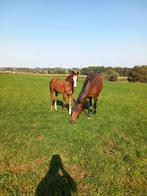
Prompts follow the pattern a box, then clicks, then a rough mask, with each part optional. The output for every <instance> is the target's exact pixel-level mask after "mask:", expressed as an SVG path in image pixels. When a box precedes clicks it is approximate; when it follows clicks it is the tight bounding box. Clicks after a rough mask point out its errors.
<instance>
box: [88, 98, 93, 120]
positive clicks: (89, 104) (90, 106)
mask: <svg viewBox="0 0 147 196" xmlns="http://www.w3.org/2000/svg"><path fill="white" fill-rule="evenodd" d="M91 110H92V97H90V98H89V100H88V118H89V119H90V112H91Z"/></svg>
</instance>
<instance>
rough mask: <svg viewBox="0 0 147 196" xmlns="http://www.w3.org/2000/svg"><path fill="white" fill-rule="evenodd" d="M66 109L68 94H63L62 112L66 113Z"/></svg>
mask: <svg viewBox="0 0 147 196" xmlns="http://www.w3.org/2000/svg"><path fill="white" fill-rule="evenodd" d="M65 107H66V94H63V108H62V110H63V111H64V112H65Z"/></svg>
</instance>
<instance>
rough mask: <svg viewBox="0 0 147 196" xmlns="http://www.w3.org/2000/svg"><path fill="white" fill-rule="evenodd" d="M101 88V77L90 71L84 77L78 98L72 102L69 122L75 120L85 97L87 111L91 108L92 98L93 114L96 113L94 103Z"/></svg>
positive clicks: (95, 103)
mask: <svg viewBox="0 0 147 196" xmlns="http://www.w3.org/2000/svg"><path fill="white" fill-rule="evenodd" d="M102 89H103V79H102V78H101V77H100V75H99V74H95V73H90V74H88V76H87V77H86V79H85V81H84V84H83V87H82V89H81V92H80V94H79V96H78V99H77V100H76V102H75V103H74V107H73V110H72V115H71V122H72V123H73V122H75V121H76V120H77V118H78V116H79V114H80V113H81V111H82V109H83V105H84V103H85V101H87V99H88V100H89V102H88V113H89V111H90V109H91V108H92V98H93V99H94V114H96V105H97V100H98V96H99V94H100V92H101V91H102Z"/></svg>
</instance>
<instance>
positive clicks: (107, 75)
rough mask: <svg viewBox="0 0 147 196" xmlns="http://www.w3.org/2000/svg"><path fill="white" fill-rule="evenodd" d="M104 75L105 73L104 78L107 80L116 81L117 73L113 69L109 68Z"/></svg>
mask: <svg viewBox="0 0 147 196" xmlns="http://www.w3.org/2000/svg"><path fill="white" fill-rule="evenodd" d="M104 75H105V79H106V80H109V81H117V80H118V76H119V73H118V72H116V71H115V70H113V69H110V70H107V71H106V72H105V74H104Z"/></svg>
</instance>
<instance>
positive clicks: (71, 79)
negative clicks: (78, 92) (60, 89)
mask: <svg viewBox="0 0 147 196" xmlns="http://www.w3.org/2000/svg"><path fill="white" fill-rule="evenodd" d="M65 81H69V82H70V83H71V85H72V87H73V85H74V82H73V75H72V74H70V75H69V76H67V78H66V79H65Z"/></svg>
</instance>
